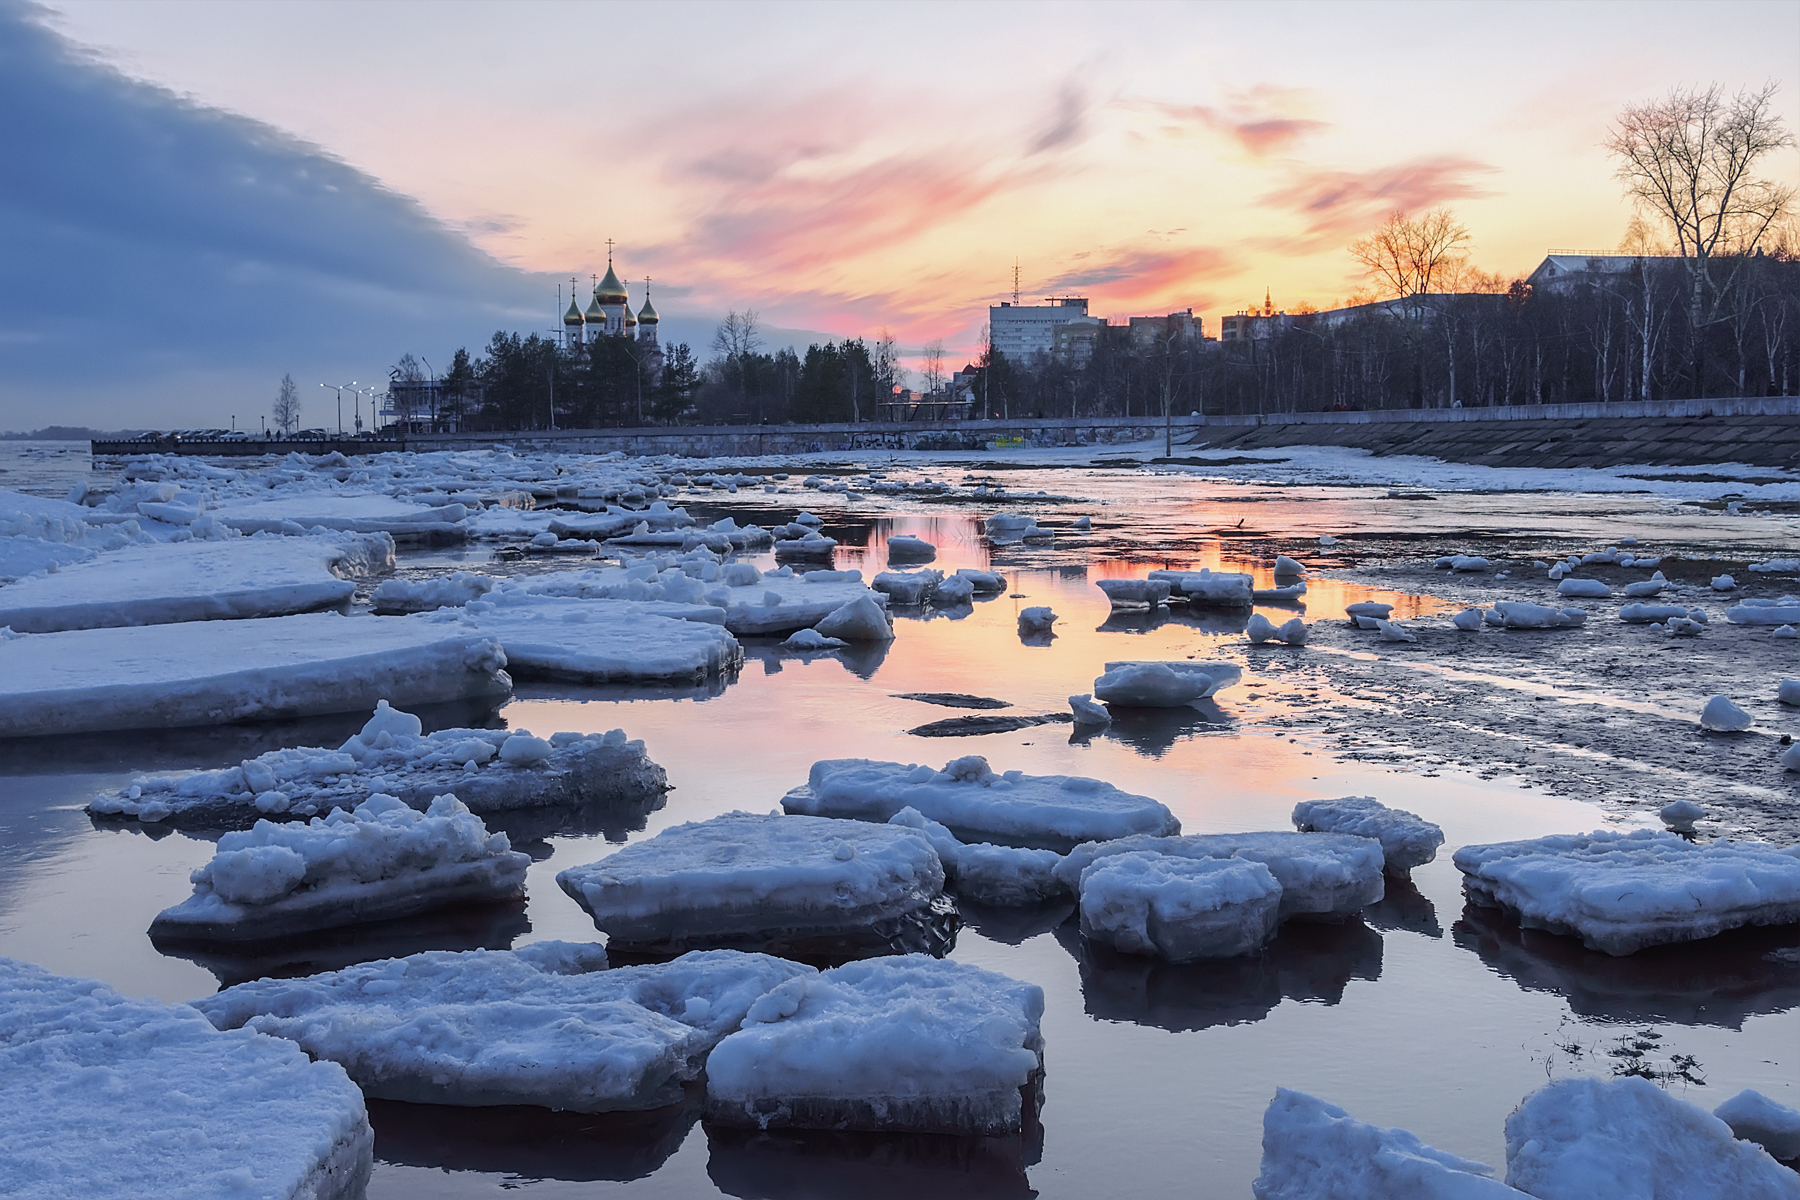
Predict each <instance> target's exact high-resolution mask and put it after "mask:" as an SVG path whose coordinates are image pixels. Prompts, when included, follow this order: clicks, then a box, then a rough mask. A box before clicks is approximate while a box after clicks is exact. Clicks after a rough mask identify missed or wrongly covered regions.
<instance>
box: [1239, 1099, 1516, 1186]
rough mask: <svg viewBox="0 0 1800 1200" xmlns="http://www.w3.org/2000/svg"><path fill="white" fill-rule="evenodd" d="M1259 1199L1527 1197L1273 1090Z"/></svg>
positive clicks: (1319, 1104)
mask: <svg viewBox="0 0 1800 1200" xmlns="http://www.w3.org/2000/svg"><path fill="white" fill-rule="evenodd" d="M1262 1146H1263V1154H1262V1172H1261V1174H1259V1175H1258V1176H1257V1177H1256V1182H1255V1183H1254V1184H1252V1185H1251V1190H1252V1192H1253V1193H1254V1194H1255V1196H1256V1200H1504V1198H1506V1197H1513V1198H1515V1200H1516V1198H1519V1197H1523V1196H1524V1195H1525V1193H1523V1192H1520V1191H1516V1190H1514V1189H1513V1188H1510V1187H1507V1186H1506V1185H1505V1184H1503V1183H1500V1182H1499V1181H1497V1180H1495V1179H1493V1178H1491V1176H1492V1175H1493V1173H1494V1169H1493V1168H1492V1167H1490V1166H1488V1165H1487V1164H1486V1163H1478V1162H1471V1161H1470V1160H1468V1159H1464V1158H1458V1157H1457V1156H1456V1155H1454V1154H1447V1153H1445V1152H1444V1151H1442V1150H1437V1149H1434V1148H1433V1147H1431V1146H1427V1145H1426V1144H1425V1143H1423V1142H1421V1141H1420V1140H1419V1139H1418V1138H1417V1137H1416V1136H1414V1135H1413V1134H1411V1133H1409V1132H1407V1131H1406V1130H1404V1129H1383V1128H1381V1127H1379V1126H1376V1125H1366V1124H1364V1123H1363V1122H1361V1121H1358V1120H1356V1119H1355V1118H1353V1117H1352V1116H1350V1114H1349V1113H1347V1112H1345V1111H1344V1110H1343V1109H1341V1108H1339V1107H1338V1106H1337V1105H1335V1104H1327V1103H1326V1102H1325V1101H1323V1100H1320V1099H1318V1098H1317V1097H1316V1096H1309V1095H1307V1094H1306V1093H1305V1092H1296V1091H1293V1090H1291V1089H1288V1088H1277V1089H1275V1099H1274V1100H1272V1101H1271V1102H1270V1103H1269V1107H1268V1109H1267V1111H1265V1112H1264V1113H1263V1141H1262Z"/></svg>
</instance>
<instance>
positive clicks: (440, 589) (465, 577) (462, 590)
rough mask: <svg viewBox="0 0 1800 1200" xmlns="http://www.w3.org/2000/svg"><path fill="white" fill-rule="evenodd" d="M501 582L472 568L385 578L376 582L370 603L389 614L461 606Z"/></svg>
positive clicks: (476, 598)
mask: <svg viewBox="0 0 1800 1200" xmlns="http://www.w3.org/2000/svg"><path fill="white" fill-rule="evenodd" d="M500 583H501V581H500V580H499V579H496V578H495V577H494V576H492V575H481V574H478V573H475V572H472V571H456V572H453V573H451V574H449V575H439V576H436V577H434V578H431V579H417V580H414V579H384V580H382V581H381V583H379V584H378V585H376V588H375V592H374V594H373V595H371V596H370V597H369V602H370V604H371V605H373V607H374V609H375V611H376V612H378V613H382V614H389V615H391V614H396V613H416V612H432V611H434V610H436V609H440V608H461V607H462V606H463V605H465V604H467V603H468V602H469V601H471V600H479V599H481V598H482V597H483V596H485V595H487V594H488V593H489V592H491V591H493V590H494V589H495V588H496V587H499V586H500Z"/></svg>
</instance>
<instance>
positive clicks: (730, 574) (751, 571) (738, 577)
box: [724, 562, 762, 587]
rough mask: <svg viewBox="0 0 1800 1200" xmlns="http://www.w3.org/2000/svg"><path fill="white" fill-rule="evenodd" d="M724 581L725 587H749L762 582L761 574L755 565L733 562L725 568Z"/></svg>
mask: <svg viewBox="0 0 1800 1200" xmlns="http://www.w3.org/2000/svg"><path fill="white" fill-rule="evenodd" d="M724 580H725V586H726V587H749V586H750V585H751V584H753V583H759V582H761V581H762V572H761V571H759V570H757V568H756V564H755V563H747V562H734V563H730V564H728V565H727V566H726V568H725V574H724Z"/></svg>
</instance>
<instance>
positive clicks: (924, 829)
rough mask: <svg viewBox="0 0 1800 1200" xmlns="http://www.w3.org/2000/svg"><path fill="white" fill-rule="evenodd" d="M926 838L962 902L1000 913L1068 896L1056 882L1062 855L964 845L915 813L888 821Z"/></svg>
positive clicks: (907, 811)
mask: <svg viewBox="0 0 1800 1200" xmlns="http://www.w3.org/2000/svg"><path fill="white" fill-rule="evenodd" d="M888 824H890V825H904V826H905V827H907V828H908V829H916V830H918V831H919V832H920V833H922V834H924V835H925V839H926V840H927V841H929V842H930V843H931V848H932V849H933V850H936V851H937V856H938V860H939V861H940V862H942V863H943V864H944V878H945V879H946V880H947V881H949V882H950V883H951V884H952V885H954V886H955V888H956V894H957V896H958V897H959V898H961V899H965V900H973V901H975V902H976V903H979V904H990V905H994V906H996V907H1003V908H1006V907H1019V906H1023V905H1031V904H1042V903H1043V902H1045V901H1046V900H1054V899H1057V898H1059V897H1062V896H1066V895H1068V894H1069V889H1068V887H1067V886H1066V885H1065V884H1064V883H1063V881H1062V880H1060V879H1058V878H1057V877H1056V868H1057V866H1058V864H1060V863H1061V862H1062V855H1060V854H1058V853H1056V852H1055V851H1054V850H1034V849H1027V848H1024V847H1020V846H996V845H994V844H993V843H991V842H964V841H962V840H961V839H959V838H958V837H957V836H956V835H955V834H953V833H951V832H950V830H949V829H948V828H946V827H945V826H943V825H941V824H939V823H938V822H936V821H933V820H930V819H928V818H927V817H926V816H925V815H924V814H922V813H921V812H919V810H918V809H916V808H903V809H901V810H900V811H899V812H897V813H895V814H894V815H893V816H892V817H891V818H889V819H888Z"/></svg>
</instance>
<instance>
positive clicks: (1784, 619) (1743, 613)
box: [1725, 596, 1800, 625]
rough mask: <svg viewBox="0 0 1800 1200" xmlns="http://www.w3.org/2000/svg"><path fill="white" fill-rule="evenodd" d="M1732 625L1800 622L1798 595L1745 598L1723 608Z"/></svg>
mask: <svg viewBox="0 0 1800 1200" xmlns="http://www.w3.org/2000/svg"><path fill="white" fill-rule="evenodd" d="M1725 619H1726V620H1727V621H1730V622H1731V623H1732V624H1733V625H1793V624H1796V623H1800V597H1795V596H1782V597H1780V598H1779V599H1773V600H1771V599H1766V598H1756V599H1745V600H1741V601H1739V602H1738V603H1736V604H1734V605H1732V606H1731V607H1730V608H1728V609H1726V610H1725Z"/></svg>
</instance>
